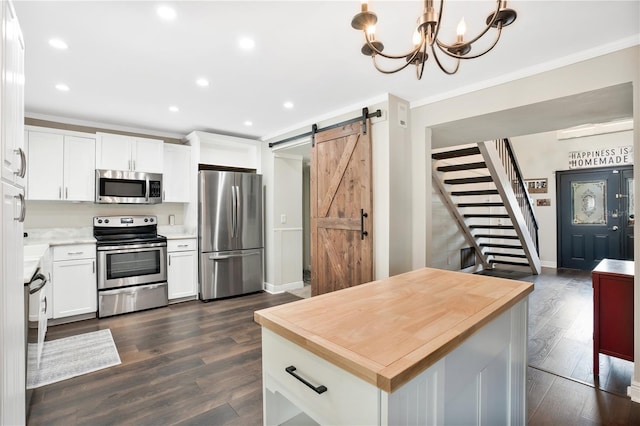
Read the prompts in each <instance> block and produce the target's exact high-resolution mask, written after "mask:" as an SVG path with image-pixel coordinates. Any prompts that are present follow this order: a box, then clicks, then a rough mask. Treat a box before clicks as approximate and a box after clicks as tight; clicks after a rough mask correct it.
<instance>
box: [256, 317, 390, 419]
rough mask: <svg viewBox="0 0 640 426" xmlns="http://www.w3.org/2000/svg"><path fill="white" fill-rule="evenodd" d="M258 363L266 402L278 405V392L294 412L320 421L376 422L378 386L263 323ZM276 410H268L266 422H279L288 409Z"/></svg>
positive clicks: (288, 412)
mask: <svg viewBox="0 0 640 426" xmlns="http://www.w3.org/2000/svg"><path fill="white" fill-rule="evenodd" d="M262 363H263V365H262V368H263V372H264V373H263V374H264V386H265V388H266V390H267V391H268V392H266V395H265V401H266V403H267V404H271V405H273V406H278V407H281V406H282V404H283V403H282V401H276V399H277V398H278V396H279V395H278V394H280V395H282V396H284V398H286V399H287V400H288V402H289V403H290V405H293V406H295V408H297V409H298V410H299V411H296V410H293V412H294V413H295V412H303V413H305V414H306V415H307V416H309V417H310V418H312V419H313V420H315V421H316V422H318V423H320V424H378V422H379V416H380V412H379V402H380V401H379V398H380V396H379V394H380V390H379V389H378V388H377V387H376V386H374V385H372V384H370V383H367V382H365V381H364V380H362V379H360V378H358V377H356V376H354V375H353V374H351V373H348V372H346V371H345V370H343V369H341V368H339V367H337V366H335V365H334V364H332V363H330V362H328V361H326V360H324V359H322V358H320V357H318V356H316V355H314V354H312V353H311V352H309V351H307V350H305V349H303V348H302V347H300V346H298V345H296V344H295V343H293V342H291V341H289V340H287V339H285V338H283V337H281V336H279V335H277V334H275V333H273V332H272V331H270V330H268V329H266V328H264V327H263V328H262ZM292 367H293V368H295V370H294V371H291V370H292ZM287 370H289V371H290V372H288V371H287ZM291 373H294V374H295V375H297V376H299V377H300V378H296V377H295V376H294V374H291ZM302 380H305V381H307V382H309V384H308V385H307V384H305V383H303V381H302ZM322 386H323V387H325V388H326V390H323V389H322V388H321V387H322ZM311 387H315V388H316V390H314V389H312V388H311ZM318 392H321V393H318ZM277 411H278V410H270V412H271V413H275V415H274V417H272V418H271V419H266V420H267V422H266V424H271V423H274V424H279V423H282V422H284V421H286V420H288V418H287V417H286V416H288V415H289V414H290V413H291V412H292V411H291V410H290V409H289V410H280V413H279V414H278V413H277ZM283 416H285V417H283Z"/></svg>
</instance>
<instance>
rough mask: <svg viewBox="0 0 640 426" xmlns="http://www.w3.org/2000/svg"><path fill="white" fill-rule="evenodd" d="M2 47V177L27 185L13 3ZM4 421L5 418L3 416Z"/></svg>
mask: <svg viewBox="0 0 640 426" xmlns="http://www.w3.org/2000/svg"><path fill="white" fill-rule="evenodd" d="M1 7H2V10H0V12H2V13H1V14H0V15H1V16H2V42H1V44H0V65H1V67H2V81H1V82H0V86H1V87H0V100H1V102H0V103H1V104H2V108H0V114H1V115H2V118H1V119H0V123H2V155H0V159H1V163H2V178H3V179H4V180H5V181H7V182H10V183H13V184H16V185H18V186H24V178H25V174H26V167H27V164H26V163H27V161H26V160H27V159H26V156H25V153H24V141H23V139H22V138H23V126H24V124H23V123H24V107H23V105H24V41H23V38H22V32H21V31H20V25H19V23H18V18H17V17H16V15H15V12H14V10H13V6H12V5H11V4H10V3H9V2H4V1H3V2H2V5H1ZM0 419H2V416H1V415H0Z"/></svg>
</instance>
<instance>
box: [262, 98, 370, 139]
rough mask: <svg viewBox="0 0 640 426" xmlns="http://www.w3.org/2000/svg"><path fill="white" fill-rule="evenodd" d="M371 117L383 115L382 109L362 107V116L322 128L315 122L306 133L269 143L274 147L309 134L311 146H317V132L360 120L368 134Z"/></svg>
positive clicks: (363, 130) (363, 131) (364, 131)
mask: <svg viewBox="0 0 640 426" xmlns="http://www.w3.org/2000/svg"><path fill="white" fill-rule="evenodd" d="M371 117H382V111H381V110H379V109H378V110H376V111H375V112H371V113H370V112H369V108H366V107H365V108H362V115H361V116H360V117H356V118H352V119H350V120H346V121H342V122H340V123H336V124H332V125H330V126H327V127H323V128H321V129H319V128H318V125H317V124H314V125H313V126H311V131H310V132H306V133H301V134H299V135H296V136H291V137H290V138H286V139H283V140H281V141H278V142H270V143H269V148H273V147H274V146H277V145H280V144H283V143H286V142H291V141H294V140H297V139H301V138H304V137H307V136H311V146H315V134H316V133H320V132H322V131H324V130H329V129H335V128H336V127H342V126H346V125H347V124H351V123H356V122H358V121H362V133H363V134H365V135H366V134H367V119H369V118H371Z"/></svg>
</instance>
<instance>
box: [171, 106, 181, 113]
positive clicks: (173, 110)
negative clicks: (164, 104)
mask: <svg viewBox="0 0 640 426" xmlns="http://www.w3.org/2000/svg"><path fill="white" fill-rule="evenodd" d="M169 111H171V112H178V111H180V108H178V107H177V106H175V105H171V106H170V107H169Z"/></svg>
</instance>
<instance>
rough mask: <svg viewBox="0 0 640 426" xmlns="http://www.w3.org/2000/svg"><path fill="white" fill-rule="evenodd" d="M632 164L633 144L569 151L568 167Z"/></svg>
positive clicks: (582, 167) (581, 167)
mask: <svg viewBox="0 0 640 426" xmlns="http://www.w3.org/2000/svg"><path fill="white" fill-rule="evenodd" d="M626 164H633V146H619V147H616V148H602V149H589V150H583V151H573V152H570V153H569V168H570V169H584V168H588V167H607V166H622V165H626Z"/></svg>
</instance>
